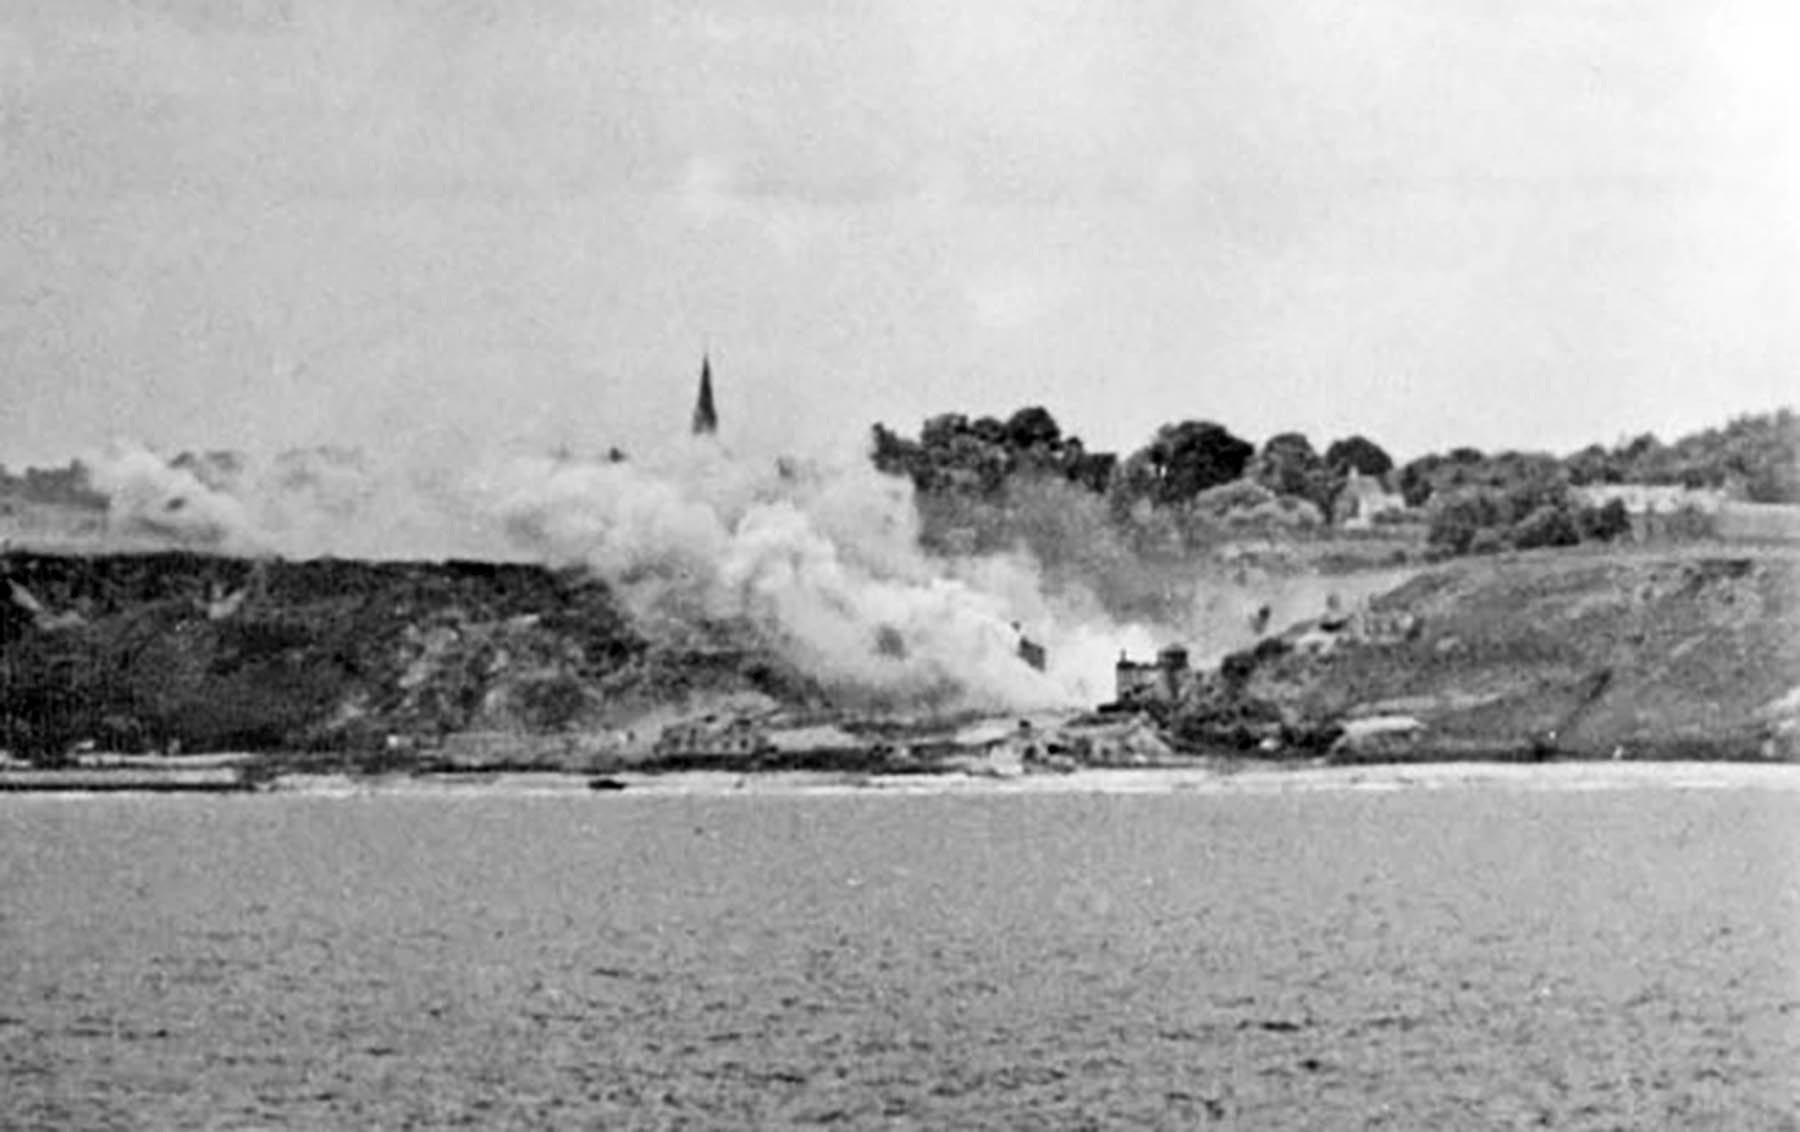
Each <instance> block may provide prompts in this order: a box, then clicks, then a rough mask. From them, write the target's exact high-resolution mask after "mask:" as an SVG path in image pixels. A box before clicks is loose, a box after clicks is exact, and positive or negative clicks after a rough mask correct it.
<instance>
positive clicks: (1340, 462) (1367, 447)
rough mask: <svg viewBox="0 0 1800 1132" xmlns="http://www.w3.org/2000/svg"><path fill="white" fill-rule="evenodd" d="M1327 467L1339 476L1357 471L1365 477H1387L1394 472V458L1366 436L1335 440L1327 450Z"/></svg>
mask: <svg viewBox="0 0 1800 1132" xmlns="http://www.w3.org/2000/svg"><path fill="white" fill-rule="evenodd" d="M1325 466H1326V467H1328V468H1330V469H1331V470H1332V471H1333V472H1335V473H1336V474H1337V475H1339V476H1345V475H1348V474H1349V473H1350V471H1351V470H1353V469H1354V470H1355V471H1357V472H1359V473H1361V474H1362V475H1365V476H1375V477H1380V476H1385V475H1387V474H1388V473H1389V472H1391V471H1393V470H1394V458H1393V457H1392V456H1389V455H1388V454H1387V453H1386V452H1385V451H1384V450H1383V449H1382V447H1381V445H1379V444H1376V443H1375V442H1374V441H1373V440H1370V439H1369V438H1368V437H1366V436H1347V437H1345V438H1344V439H1342V440H1334V441H1332V442H1331V447H1329V448H1327V449H1325Z"/></svg>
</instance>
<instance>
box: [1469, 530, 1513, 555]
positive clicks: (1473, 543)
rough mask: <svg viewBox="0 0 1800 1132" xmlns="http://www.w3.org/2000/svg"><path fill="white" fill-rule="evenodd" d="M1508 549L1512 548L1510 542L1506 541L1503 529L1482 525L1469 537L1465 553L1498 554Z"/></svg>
mask: <svg viewBox="0 0 1800 1132" xmlns="http://www.w3.org/2000/svg"><path fill="white" fill-rule="evenodd" d="M1510 549H1512V543H1511V542H1510V541H1508V539H1507V537H1506V532H1505V531H1502V530H1499V529H1498V528H1495V527H1483V528H1482V529H1481V530H1479V531H1476V532H1475V535H1474V537H1473V538H1471V539H1469V547H1468V551H1467V553H1469V554H1500V553H1502V552H1503V551H1506V550H1510Z"/></svg>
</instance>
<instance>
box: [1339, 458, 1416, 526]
mask: <svg viewBox="0 0 1800 1132" xmlns="http://www.w3.org/2000/svg"><path fill="white" fill-rule="evenodd" d="M1405 510H1406V497H1405V496H1403V495H1400V494H1399V493H1398V492H1392V491H1389V490H1388V489H1387V488H1385V487H1383V486H1382V484H1381V479H1380V478H1379V477H1377V476H1365V475H1363V474H1362V473H1361V472H1359V471H1357V470H1356V469H1355V468H1351V469H1350V478H1349V479H1347V480H1345V481H1344V487H1343V490H1342V491H1340V492H1339V493H1338V497H1337V501H1336V502H1335V503H1334V504H1333V505H1332V511H1333V512H1334V517H1335V518H1336V519H1337V523H1338V525H1339V526H1340V527H1348V528H1349V529H1351V530H1362V529H1365V528H1367V527H1368V526H1369V525H1370V524H1371V523H1373V522H1374V521H1375V517H1376V516H1377V515H1390V514H1398V513H1400V512H1403V511H1405Z"/></svg>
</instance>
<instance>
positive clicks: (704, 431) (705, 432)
mask: <svg viewBox="0 0 1800 1132" xmlns="http://www.w3.org/2000/svg"><path fill="white" fill-rule="evenodd" d="M718 431H719V412H718V410H717V409H716V408H714V407H713V388H712V357H711V355H709V354H702V355H700V396H699V397H698V398H697V399H696V400H695V401H694V435H695V436H711V435H712V434H713V433H715V432H718Z"/></svg>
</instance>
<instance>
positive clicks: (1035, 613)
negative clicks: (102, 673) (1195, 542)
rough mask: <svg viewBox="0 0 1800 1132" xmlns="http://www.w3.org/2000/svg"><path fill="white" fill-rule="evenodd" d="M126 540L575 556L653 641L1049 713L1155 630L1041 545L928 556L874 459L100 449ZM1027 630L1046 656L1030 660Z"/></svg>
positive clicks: (1081, 693)
mask: <svg viewBox="0 0 1800 1132" xmlns="http://www.w3.org/2000/svg"><path fill="white" fill-rule="evenodd" d="M95 486H96V487H97V488H98V489H99V490H101V491H103V492H105V493H107V494H108V495H109V496H111V499H112V506H111V516H112V518H111V523H112V529H113V532H114V533H115V534H116V535H119V536H122V537H135V538H140V539H151V540H156V541H160V542H164V543H173V544H176V545H182V546H189V547H195V548H205V549H213V550H218V551H221V552H226V553H238V554H279V555H283V556H287V557H311V556H319V555H336V556H341V557H343V556H357V557H410V558H421V557H447V556H460V557H483V558H500V559H514V560H516V559H521V558H523V559H530V560H537V561H543V562H546V563H548V564H552V565H558V566H568V565H580V566H583V567H585V568H587V569H590V570H592V571H594V572H595V573H596V574H597V575H599V576H600V577H602V578H603V579H605V580H606V581H607V582H609V583H610V584H611V585H612V586H613V587H614V588H615V590H616V591H617V592H618V593H619V595H620V596H621V598H622V599H623V600H624V601H625V602H626V603H627V605H628V606H629V607H630V609H631V611H632V612H633V613H634V615H635V616H636V617H637V618H638V620H639V622H640V624H641V625H642V626H643V628H644V630H645V631H646V632H648V633H650V634H651V635H652V636H656V635H657V634H658V633H661V632H665V631H666V632H669V633H671V634H673V633H675V632H677V631H679V629H680V628H681V626H683V625H690V624H694V623H696V622H699V621H734V622H738V623H743V624H747V625H749V626H751V627H752V628H753V629H754V631H755V633H756V635H757V636H758V637H759V638H760V639H761V640H762V641H764V642H765V643H766V644H767V645H768V647H770V648H771V649H773V650H775V651H776V652H778V653H780V654H781V655H783V656H784V657H786V658H787V659H788V660H790V661H791V662H793V663H794V664H796V665H797V666H798V667H799V668H800V669H801V670H803V671H805V672H806V673H808V674H809V675H811V676H812V677H814V678H815V679H818V680H819V681H820V682H821V683H822V684H824V685H825V686H827V687H831V688H836V689H840V690H842V691H843V692H845V693H846V694H847V695H849V694H861V695H866V696H870V697H873V698H875V699H878V700H879V701H880V702H885V703H908V702H916V703H919V704H921V705H926V704H929V705H932V706H938V707H960V708H969V709H989V710H1033V709H1040V708H1059V707H1077V706H1085V705H1092V704H1094V703H1096V702H1099V701H1102V700H1105V699H1109V698H1111V693H1112V663H1113V661H1114V659H1115V658H1116V657H1117V655H1118V653H1119V651H1120V650H1121V649H1122V648H1129V649H1130V650H1131V651H1133V652H1134V653H1141V652H1144V651H1147V650H1149V649H1150V648H1152V647H1153V646H1154V644H1155V643H1156V642H1155V641H1154V640H1153V638H1152V637H1151V635H1150V634H1149V633H1147V632H1145V631H1144V630H1142V629H1136V628H1125V627H1120V626H1118V625H1115V624H1113V623H1112V622H1111V621H1110V620H1109V619H1108V618H1106V617H1105V615H1104V614H1103V613H1102V612H1101V610H1100V608H1099V605H1098V603H1097V602H1095V601H1093V600H1092V599H1091V598H1090V597H1088V596H1086V595H1085V594H1083V593H1081V592H1079V591H1076V592H1060V593H1056V594H1051V593H1046V592H1045V589H1044V586H1043V584H1042V577H1041V572H1040V571H1039V570H1038V569H1037V566H1036V563H1035V562H1033V561H1032V560H1031V559H1030V557H1029V556H1028V555H1025V554H1023V553H1014V554H1008V555H1002V556H986V557H981V558H967V559H960V560H945V559H941V558H936V557H932V556H929V555H927V554H925V553H924V552H922V551H921V550H920V549H919V544H918V518H917V512H916V509H915V507H914V504H913V498H912V488H911V485H910V484H908V483H906V482H905V481H903V480H899V479H896V478H893V477H888V476H883V475H881V474H879V473H877V472H876V471H875V470H874V469H873V468H872V467H871V466H870V465H869V463H868V461H867V459H866V458H858V459H851V460H847V461H844V462H842V463H841V464H815V463H804V462H797V461H792V460H783V461H753V460H747V459H737V458H734V457H732V456H731V455H729V454H728V453H726V452H724V451H723V450H721V449H720V448H718V447H717V446H715V445H714V444H712V443H711V442H709V441H705V440H698V441H694V442H692V443H690V444H687V445H684V446H683V447H681V448H680V449H679V450H678V451H675V452H672V453H669V454H667V455H664V456H662V457H660V458H652V459H650V460H647V461H643V462H639V461H635V460H631V461H621V460H612V459H601V460H592V461H589V460H578V459H571V458H559V459H512V460H486V459H476V458H471V459H470V460H469V461H467V463H466V464H465V465H464V466H459V467H456V468H454V470H452V471H446V470H444V468H443V467H442V466H439V467H436V468H432V467H421V466H418V465H413V466H406V467H403V466H398V465H390V466H379V465H377V464H376V463H374V462H372V461H370V460H368V459H366V458H364V457H362V456H360V455H358V454H356V453H353V452H344V451H335V450H324V451H315V452H309V453H303V454H290V455H288V456H284V457H282V458H279V459H277V460H275V461H272V462H268V463H266V464H250V463H242V464H232V465H230V466H225V467H213V466H209V465H206V464H205V463H203V462H202V463H198V464H196V463H194V462H192V461H190V462H187V463H186V464H185V465H184V466H181V467H175V466H171V464H170V463H169V462H167V461H165V460H164V459H162V458H161V457H159V456H157V455H155V454H154V453H151V452H149V451H147V450H145V449H142V448H135V447H129V446H119V447H117V448H115V450H114V451H113V452H112V453H111V454H109V455H108V456H107V457H106V458H103V459H101V460H99V461H97V462H96V464H95ZM1021 631H1023V632H1024V633H1025V634H1028V635H1029V636H1031V637H1032V638H1034V639H1036V640H1037V641H1038V642H1039V643H1041V644H1043V645H1044V646H1046V647H1047V649H1048V652H1049V665H1048V668H1047V671H1043V672H1040V671H1037V670H1035V669H1033V668H1032V667H1031V666H1030V665H1028V664H1026V663H1025V662H1024V661H1023V660H1022V659H1021V658H1020V655H1019V640H1020V634H1021Z"/></svg>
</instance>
